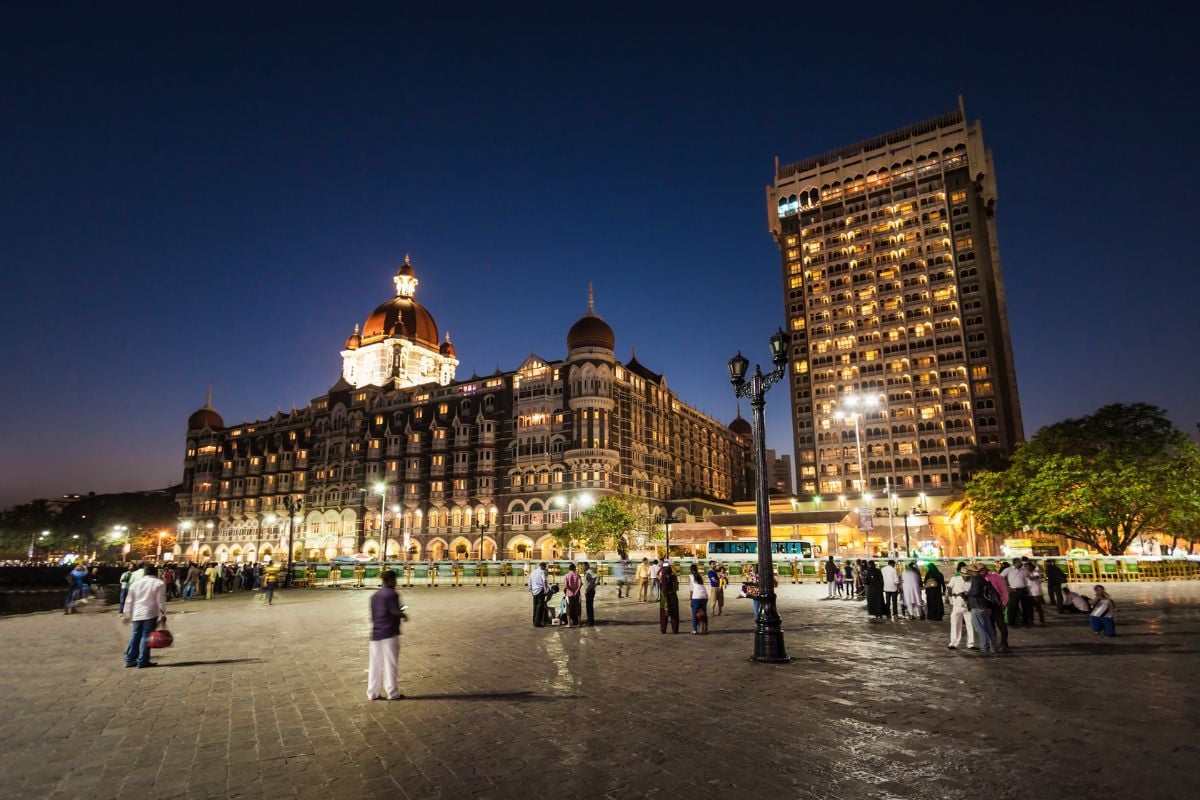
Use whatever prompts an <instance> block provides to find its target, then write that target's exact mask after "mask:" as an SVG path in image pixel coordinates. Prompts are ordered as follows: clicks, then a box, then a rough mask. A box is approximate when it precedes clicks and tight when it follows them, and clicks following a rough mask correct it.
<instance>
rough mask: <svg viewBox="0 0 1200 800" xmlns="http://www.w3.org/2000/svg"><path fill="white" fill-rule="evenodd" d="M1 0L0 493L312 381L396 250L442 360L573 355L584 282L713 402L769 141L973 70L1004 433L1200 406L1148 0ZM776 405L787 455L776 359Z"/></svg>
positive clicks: (480, 362) (1177, 69)
mask: <svg viewBox="0 0 1200 800" xmlns="http://www.w3.org/2000/svg"><path fill="white" fill-rule="evenodd" d="M24 5H26V6H28V7H29V8H27V9H22V10H19V11H17V10H14V8H13V4H9V5H7V6H6V7H5V8H4V9H3V10H2V11H0V97H2V98H3V101H2V102H0V159H2V163H3V168H2V173H0V175H2V179H0V292H2V295H0V296H2V297H3V300H4V305H3V308H4V310H3V314H2V315H0V333H2V334H3V341H4V346H3V348H2V349H0V386H2V387H3V391H0V507H3V506H7V505H10V504H12V503H18V502H23V501H25V500H29V499H32V498H34V497H45V496H53V495H56V494H62V493H64V492H87V491H97V492H105V491H117V490H129V489H141V488H156V487H163V486H167V485H169V484H172V483H175V482H177V481H179V479H180V477H181V475H182V450H183V441H184V431H185V422H186V419H187V416H188V414H189V413H191V412H192V411H193V410H194V409H195V408H197V407H198V406H199V405H201V404H202V403H203V400H204V394H205V390H206V389H207V387H208V386H209V385H210V384H211V385H212V387H213V393H214V405H215V406H216V408H217V409H218V410H219V411H220V412H221V413H222V414H223V415H224V417H225V420H226V422H228V423H237V422H240V421H245V420H254V419H256V418H262V417H266V416H269V415H270V414H272V413H274V412H275V411H276V410H278V409H288V408H290V407H291V406H292V405H297V406H301V405H304V404H305V403H307V402H308V401H309V400H310V399H311V398H313V397H315V396H317V395H319V394H321V393H323V392H324V391H325V390H326V389H328V387H329V386H330V385H332V384H333V383H334V381H336V380H337V377H338V372H339V368H340V359H339V356H338V352H339V350H340V349H341V347H342V345H343V343H344V341H345V339H346V337H347V336H348V335H349V334H350V332H351V330H352V328H353V326H354V324H355V323H356V322H357V323H360V324H361V323H362V322H363V320H364V319H365V318H366V316H367V314H368V313H369V312H370V310H371V309H372V308H373V307H374V306H376V305H377V304H379V303H380V302H383V301H384V300H386V299H387V298H388V297H390V296H392V294H393V292H392V283H391V276H392V274H393V273H394V272H395V269H396V267H397V266H398V265H399V264H400V263H401V261H402V260H403V258H404V254H405V253H411V254H412V261H413V265H414V267H415V269H416V271H417V275H418V277H419V278H420V280H421V285H420V288H419V290H418V293H417V299H418V300H419V301H420V302H422V303H423V304H424V305H425V306H426V307H427V308H429V309H430V311H431V312H432V313H433V315H434V317H435V318H436V320H437V322H438V324H439V326H440V327H441V328H442V329H449V331H450V333H451V336H452V338H453V341H454V343H455V346H456V347H457V349H458V354H459V358H460V360H461V361H462V365H461V367H460V368H459V377H461V378H466V377H469V376H470V375H471V373H472V372H473V371H475V372H478V373H480V374H485V373H488V372H491V371H492V370H493V369H495V368H496V366H497V365H499V366H500V367H501V368H503V369H511V368H513V367H515V366H516V365H517V364H518V363H519V362H520V361H521V360H522V359H523V358H524V357H525V356H526V355H528V354H529V353H531V352H533V353H537V354H539V355H541V356H543V357H546V358H552V359H553V358H562V357H564V356H565V341H564V338H565V335H566V331H567V328H569V327H570V325H571V323H572V322H574V320H575V319H576V318H577V317H578V316H579V315H580V314H581V313H582V312H583V311H584V310H585V305H586V291H587V284H588V282H589V281H592V282H593V283H594V284H595V291H596V309H597V312H598V313H599V314H600V315H602V316H603V317H604V318H605V319H606V320H608V322H609V323H610V324H611V325H612V327H613V328H614V330H615V331H616V336H617V355H618V357H619V358H621V359H628V357H629V354H630V348H631V346H636V347H637V352H638V358H639V360H641V361H642V362H643V363H645V364H647V365H648V366H650V367H651V368H653V369H656V370H662V371H665V372H666V375H667V379H668V382H669V384H670V385H671V386H672V387H673V388H674V389H675V390H676V391H677V392H678V393H679V394H680V395H681V397H682V398H683V399H684V400H685V401H686V402H688V403H690V404H692V405H694V406H696V407H698V408H700V409H701V410H703V411H705V412H707V413H709V414H711V415H713V416H716V417H718V418H720V419H722V420H726V421H727V420H729V419H730V418H732V417H733V416H734V412H735V401H734V398H733V394H732V392H731V390H730V388H729V382H728V373H727V371H726V366H725V364H726V361H727V360H728V358H729V357H730V356H731V355H733V353H734V352H735V351H736V350H738V349H739V348H741V349H742V350H743V351H744V352H745V353H746V354H747V356H749V357H750V358H751V359H752V360H762V361H767V360H769V352H768V348H767V337H768V336H769V335H770V334H771V333H772V332H773V331H774V330H775V327H776V326H777V325H779V324H780V323H781V322H782V319H783V301H782V287H781V279H780V266H779V255H778V251H777V249H776V247H775V245H774V243H773V241H772V239H771V237H770V235H769V234H768V231H767V222H766V210H765V205H764V193H763V187H764V186H765V185H766V184H767V183H769V182H770V181H771V180H772V165H773V158H774V157H775V156H776V155H778V156H779V157H780V158H781V159H782V160H783V161H795V160H799V159H802V158H805V157H808V156H812V155H816V154H818V153H821V152H824V151H826V150H829V149H832V148H835V147H839V146H842V145H845V144H849V143H851V142H854V141H858V140H860V139H864V138H868V137H870V136H873V135H875V134H878V133H882V132H884V131H887V130H890V129H892V128H896V127H900V126H903V125H906V124H908V123H911V122H916V121H918V120H920V119H923V118H925V117H929V116H934V115H936V114H940V113H943V112H945V111H949V110H951V109H952V108H954V107H955V105H956V102H957V101H956V97H957V95H958V94H959V93H961V94H963V95H964V96H965V100H966V108H967V114H968V116H969V117H970V118H971V119H976V118H979V119H982V120H983V123H984V134H985V141H986V142H987V144H988V146H989V147H990V148H991V149H992V151H993V153H994V157H995V165H996V173H997V180H998V185H999V203H998V211H997V215H998V222H999V231H1000V252H1001V256H1002V259H1003V265H1004V272H1005V281H1006V285H1007V293H1008V302H1009V313H1010V321H1011V324H1012V330H1013V345H1014V348H1015V356H1016V363H1017V375H1018V381H1019V385H1020V391H1021V401H1022V404H1023V409H1024V419H1025V428H1026V432H1027V434H1028V435H1032V433H1033V432H1034V431H1036V430H1037V429H1038V428H1040V427H1042V426H1043V425H1046V424H1048V423H1051V422H1055V421H1057V420H1059V419H1062V418H1065V417H1068V416H1078V415H1081V414H1085V413H1088V412H1090V411H1092V410H1094V409H1095V408H1097V407H1098V406H1100V405H1103V404H1105V403H1109V402H1117V401H1122V402H1133V401H1146V402H1150V403H1154V404H1157V405H1160V406H1163V407H1165V408H1166V409H1167V410H1168V411H1169V412H1170V414H1171V416H1172V418H1173V419H1174V420H1175V422H1176V423H1177V424H1178V425H1180V426H1181V427H1183V428H1185V429H1186V430H1188V431H1189V432H1191V431H1193V430H1194V427H1195V424H1196V422H1197V421H1200V379H1198V378H1197V368H1196V362H1197V359H1196V355H1195V349H1194V348H1195V345H1196V340H1197V336H1196V334H1197V331H1198V330H1200V324H1198V323H1197V321H1196V320H1197V317H1196V314H1195V312H1194V310H1193V307H1194V306H1195V304H1196V302H1197V297H1198V296H1200V291H1198V290H1200V279H1198V278H1197V265H1196V263H1195V260H1196V259H1195V252H1196V248H1195V246H1194V243H1193V242H1192V241H1191V234H1189V233H1188V231H1193V232H1194V231H1195V230H1196V212H1197V210H1198V209H1200V202H1198V199H1200V198H1198V189H1197V187H1198V186H1200V182H1198V181H1196V180H1194V179H1191V178H1188V177H1187V175H1189V174H1190V173H1191V172H1192V168H1191V167H1190V166H1189V165H1190V163H1191V159H1192V156H1194V155H1195V154H1194V153H1193V152H1191V151H1192V150H1194V146H1195V144H1196V141H1197V140H1196V134H1195V131H1196V123H1197V119H1196V111H1195V108H1194V107H1193V105H1194V104H1192V103H1191V101H1186V97H1185V95H1189V94H1190V93H1191V91H1192V89H1193V88H1194V84H1195V79H1196V77H1197V76H1196V70H1195V67H1194V66H1193V65H1192V63H1191V61H1192V58H1193V49H1194V45H1193V43H1192V42H1191V40H1190V33H1189V28H1190V26H1191V20H1185V19H1180V18H1172V17H1171V16H1170V15H1169V14H1167V13H1166V12H1163V11H1161V10H1158V11H1156V10H1155V9H1154V8H1152V5H1153V4H1142V5H1140V6H1134V5H1130V6H1129V7H1128V9H1127V10H1126V11H1125V12H1124V13H1122V14H1119V15H1118V14H1115V13H1114V12H1112V11H1110V10H1107V8H1106V6H1105V5H1104V4H1095V3H1091V4H1078V5H1075V4H1068V3H1063V4H1042V5H1040V6H1029V7H1022V6H1018V5H1009V4H999V3H990V4H976V3H961V4H957V5H955V6H954V7H953V10H952V11H951V10H950V7H945V9H944V10H943V9H940V8H939V7H936V6H928V7H923V8H922V9H915V12H916V13H918V14H919V15H922V16H923V18H921V19H913V18H911V17H910V11H913V10H912V9H907V8H905V9H902V8H899V7H897V6H896V5H895V4H894V3H890V4H887V5H885V6H880V7H879V9H878V10H873V9H872V8H871V7H870V4H857V5H855V6H854V12H853V13H852V14H849V15H846V14H845V11H844V8H843V7H840V6H837V5H836V4H834V5H830V4H824V5H822V4H816V5H813V4H803V3H795V2H792V3H787V4H781V5H778V6H774V5H766V4H754V5H750V6H747V5H744V4H743V5H741V6H737V5H736V4H735V5H734V6H728V5H726V6H725V7H724V8H723V7H722V6H720V5H712V6H706V5H704V4H701V3H688V4H679V5H666V4H662V5H660V4H647V3H639V4H630V5H628V6H622V5H618V4H607V3H606V4H587V5H585V4H572V3H567V4H546V5H544V6H543V5H537V4H483V3H479V4H478V5H474V4H466V3H432V4H394V5H395V6H401V5H407V6H412V7H413V8H412V9H409V10H396V9H395V8H394V7H393V4H387V5H386V6H384V5H381V8H382V9H386V10H380V9H372V8H370V7H369V4H365V3H357V4H335V3H327V4H301V3H285V2H261V3H255V4H253V9H252V10H247V8H245V6H250V5H251V4H248V3H240V2H239V3H216V2H208V3H178V4H176V3H170V4H163V3H149V2H146V3H128V2H125V3H121V2H113V3H104V4H98V3H88V4H79V5H70V4H64V3H29V4H24ZM425 5H428V6H431V7H432V8H425V7H424V6H425ZM343 6H352V7H353V9H354V10H352V11H346V9H345V8H343ZM418 6H420V7H418ZM647 6H654V7H655V8H656V9H658V10H654V11H647V10H646V7H647ZM1055 7H1058V8H1060V9H1061V10H1056V11H1051V12H1048V11H1047V10H1046V9H1047V8H1055ZM584 9H586V11H585V10H584ZM731 9H736V10H731ZM996 14H999V15H1000V16H996ZM1189 142H1190V143H1191V144H1190V145H1189V144H1188V143H1189ZM1189 265H1190V266H1189ZM746 411H747V414H748V409H746ZM767 414H768V420H769V429H770V430H769V434H770V436H769V442H768V444H769V446H772V447H775V448H776V449H779V450H782V451H788V452H790V450H791V438H790V434H789V432H788V431H789V427H788V414H789V411H788V406H787V393H786V391H785V390H784V389H783V387H780V388H779V389H777V390H776V391H775V392H773V393H772V395H770V396H769V398H768V406H767Z"/></svg>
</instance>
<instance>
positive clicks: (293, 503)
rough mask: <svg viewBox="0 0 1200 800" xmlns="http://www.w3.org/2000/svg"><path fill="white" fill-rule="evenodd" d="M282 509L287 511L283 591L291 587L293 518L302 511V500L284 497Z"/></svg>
mask: <svg viewBox="0 0 1200 800" xmlns="http://www.w3.org/2000/svg"><path fill="white" fill-rule="evenodd" d="M283 508H284V510H285V511H287V517H288V552H287V575H286V576H285V577H284V579H283V586H284V588H285V589H289V588H291V586H292V554H293V553H295V552H296V546H295V545H294V544H293V543H292V534H293V533H295V530H296V520H295V517H296V515H297V514H299V513H300V512H301V511H302V510H303V509H304V499H303V498H300V497H292V496H291V495H290V494H287V495H284V496H283Z"/></svg>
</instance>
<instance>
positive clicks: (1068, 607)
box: [1062, 586, 1092, 614]
mask: <svg viewBox="0 0 1200 800" xmlns="http://www.w3.org/2000/svg"><path fill="white" fill-rule="evenodd" d="M1062 593H1063V610H1064V611H1065V612H1066V613H1068V614H1087V613H1089V612H1090V611H1091V610H1092V607H1091V605H1090V604H1089V603H1088V599H1087V598H1086V597H1084V596H1083V595H1081V594H1076V593H1075V592H1072V591H1071V587H1069V586H1063V587H1062Z"/></svg>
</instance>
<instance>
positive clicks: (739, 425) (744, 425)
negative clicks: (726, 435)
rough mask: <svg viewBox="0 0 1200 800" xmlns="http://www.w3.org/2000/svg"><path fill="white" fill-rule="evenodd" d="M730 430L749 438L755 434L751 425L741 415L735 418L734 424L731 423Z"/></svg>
mask: <svg viewBox="0 0 1200 800" xmlns="http://www.w3.org/2000/svg"><path fill="white" fill-rule="evenodd" d="M729 430H731V431H733V432H734V433H736V434H738V435H740V436H749V435H751V434H752V433H754V429H753V428H751V427H750V423H749V422H747V421H746V420H744V419H743V418H742V416H741V415H740V414H739V415H738V416H737V417H735V418H734V420H733V422H731V423H729Z"/></svg>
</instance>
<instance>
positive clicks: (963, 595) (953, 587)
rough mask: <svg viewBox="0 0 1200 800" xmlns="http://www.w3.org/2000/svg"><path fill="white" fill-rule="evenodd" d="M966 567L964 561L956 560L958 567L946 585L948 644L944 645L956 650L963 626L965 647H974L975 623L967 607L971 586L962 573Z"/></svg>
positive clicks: (960, 641) (960, 639)
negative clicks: (948, 613) (965, 639)
mask: <svg viewBox="0 0 1200 800" xmlns="http://www.w3.org/2000/svg"><path fill="white" fill-rule="evenodd" d="M966 568H967V563H966V562H965V561H960V562H958V569H957V570H955V571H954V577H953V578H951V579H950V585H949V586H948V587H947V591H948V592H949V594H950V644H948V645H946V646H947V647H949V648H950V649H951V650H957V649H958V647H959V645H961V644H962V632H963V627H966V629H967V647H968V648H971V649H974V648H975V625H974V624H972V621H971V611H970V609H968V608H967V592H968V591H969V590H970V588H971V581H970V580H968V579H967V576H966V575H964V574H963V570H965V569H966Z"/></svg>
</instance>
